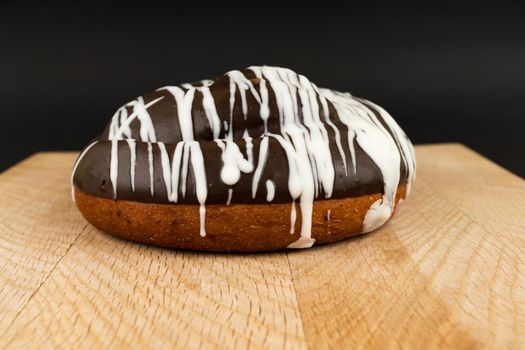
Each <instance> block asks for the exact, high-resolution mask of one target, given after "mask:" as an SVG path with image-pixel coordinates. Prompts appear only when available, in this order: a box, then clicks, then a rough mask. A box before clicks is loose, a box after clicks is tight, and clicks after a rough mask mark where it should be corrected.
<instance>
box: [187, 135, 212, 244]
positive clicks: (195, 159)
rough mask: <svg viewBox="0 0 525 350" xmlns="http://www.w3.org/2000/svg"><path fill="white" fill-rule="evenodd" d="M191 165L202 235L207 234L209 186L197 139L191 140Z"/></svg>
mask: <svg viewBox="0 0 525 350" xmlns="http://www.w3.org/2000/svg"><path fill="white" fill-rule="evenodd" d="M190 149H191V167H192V169H193V173H194V175H195V192H196V194H197V200H198V201H199V204H200V207H199V219H200V221H199V222H200V226H199V227H200V229H199V233H200V235H201V236H202V237H204V236H206V228H205V218H206V206H205V203H206V197H207V196H208V186H207V183H206V170H205V169H204V157H203V156H202V150H201V146H200V145H199V143H198V142H197V141H192V142H190Z"/></svg>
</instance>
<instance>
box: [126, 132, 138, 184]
mask: <svg viewBox="0 0 525 350" xmlns="http://www.w3.org/2000/svg"><path fill="white" fill-rule="evenodd" d="M126 142H127V143H128V146H129V164H130V165H129V173H130V178H131V190H132V191H133V192H135V167H136V166H137V145H136V143H135V140H132V139H127V140H126Z"/></svg>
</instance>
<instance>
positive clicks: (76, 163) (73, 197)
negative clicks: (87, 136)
mask: <svg viewBox="0 0 525 350" xmlns="http://www.w3.org/2000/svg"><path fill="white" fill-rule="evenodd" d="M97 143H98V140H97V141H93V142H92V143H91V144H89V145H88V146H87V147H86V148H84V151H82V153H80V155H79V156H78V159H77V161H76V162H75V165H74V166H73V171H72V172H71V179H70V181H71V199H72V200H73V203H76V200H75V185H74V184H73V178H74V177H75V172H76V171H77V167H78V165H79V164H80V162H81V161H82V158H84V156H85V155H86V153H87V152H88V151H89V149H90V148H91V147H93V146H95V145H96V144H97Z"/></svg>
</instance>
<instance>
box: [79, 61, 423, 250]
mask: <svg viewBox="0 0 525 350" xmlns="http://www.w3.org/2000/svg"><path fill="white" fill-rule="evenodd" d="M248 69H249V70H251V71H252V72H253V74H254V75H255V76H256V78H257V79H256V80H253V79H252V80H250V79H248V78H247V77H246V76H245V74H244V73H242V72H240V71H231V72H228V73H226V76H227V77H228V79H229V100H228V101H229V107H230V110H229V122H227V121H226V120H224V121H222V122H221V118H220V117H219V115H218V112H217V108H216V105H215V101H214V97H213V95H212V93H211V90H210V86H211V85H212V84H213V81H211V80H204V81H201V85H197V86H196V85H192V84H182V85H181V86H180V87H178V86H166V87H163V88H160V89H158V91H160V90H166V91H167V92H169V93H170V94H171V95H172V96H173V98H174V99H175V102H176V108H177V118H178V123H179V126H180V131H181V135H182V139H183V141H181V142H179V143H178V144H177V145H176V146H175V149H174V151H173V156H172V161H171V163H170V157H169V154H168V151H167V149H166V146H165V144H164V143H163V142H157V137H156V133H155V129H154V123H153V121H152V119H151V116H150V115H149V113H148V110H147V109H148V108H149V107H150V106H152V105H153V104H155V103H157V102H158V101H160V100H161V99H162V98H163V97H159V98H157V99H155V100H153V101H151V102H149V103H147V104H145V103H144V100H143V99H142V97H139V98H137V99H136V100H135V101H132V102H130V103H128V104H126V105H125V106H123V107H121V108H120V109H119V110H118V111H117V112H116V113H115V114H114V115H113V117H112V119H111V124H110V127H109V137H108V139H109V140H110V141H111V160H110V179H111V182H112V186H113V192H114V196H115V198H116V194H117V178H118V140H123V139H126V141H127V142H128V145H129V148H130V164H131V166H130V176H131V184H132V189H133V191H134V190H135V163H136V150H135V147H136V146H135V141H134V140H132V132H131V129H130V124H131V122H132V121H133V120H138V121H139V123H140V129H139V136H140V140H137V141H140V142H147V143H148V163H149V173H150V189H151V195H152V196H153V194H154V187H153V185H154V173H153V151H152V143H156V144H157V146H158V147H159V152H160V163H161V166H162V178H163V180H164V183H165V186H166V193H167V197H168V200H169V201H170V202H177V201H178V199H179V190H180V193H181V194H182V196H183V197H184V196H185V195H186V186H187V183H186V182H187V176H188V170H189V165H190V163H191V167H192V170H193V174H194V177H195V192H196V195H197V200H198V202H199V218H200V224H199V233H200V235H201V236H205V235H206V230H205V215H206V207H205V203H206V198H207V180H206V172H205V167H204V157H203V154H202V150H201V147H200V144H199V142H198V141H195V140H194V130H193V118H194V116H193V115H192V105H193V102H194V97H195V93H200V94H201V95H202V107H203V110H204V115H205V117H206V120H207V122H208V125H209V126H210V129H211V132H212V136H213V139H214V141H215V143H216V144H217V147H219V148H220V149H221V158H222V163H223V165H222V169H221V171H220V177H221V180H222V182H223V183H224V184H225V185H227V186H233V185H235V184H236V183H237V182H238V181H239V179H240V177H241V174H242V173H252V172H253V177H252V186H251V191H252V197H253V198H255V197H256V195H257V190H258V187H259V182H260V180H261V177H262V174H263V172H264V168H265V166H266V163H267V160H268V148H269V138H270V137H271V138H274V139H275V140H276V141H277V142H278V144H279V145H280V146H281V147H282V149H283V150H284V152H285V154H286V157H287V161H288V174H289V175H288V191H289V194H290V196H291V197H292V199H293V202H292V205H291V211H290V233H291V234H294V232H295V223H296V220H297V212H296V206H295V202H296V200H298V202H299V207H300V210H301V231H300V237H299V239H297V240H296V241H295V242H293V243H292V244H290V245H289V246H288V247H289V248H307V247H310V246H312V245H313V244H314V242H315V239H314V238H312V235H311V229H312V212H313V202H314V199H315V198H318V196H319V195H320V194H321V193H324V196H325V198H330V197H331V196H332V192H333V189H334V181H335V168H334V159H332V154H331V152H330V144H331V142H333V141H335V145H336V147H337V150H338V153H339V156H340V158H341V160H342V162H343V164H344V168H345V174H346V175H348V173H347V168H348V167H347V158H346V156H347V155H346V151H348V154H349V156H350V160H351V162H352V170H353V173H354V174H356V173H357V162H356V154H355V149H354V142H356V144H358V145H359V147H360V148H361V149H362V150H363V151H364V152H365V153H366V154H367V155H368V156H369V157H370V158H371V159H372V161H373V162H374V163H375V164H376V165H377V167H378V169H379V170H380V172H381V174H382V177H383V181H384V191H383V192H384V194H383V196H382V198H381V199H379V200H378V201H376V202H375V203H373V204H372V205H371V207H370V208H369V210H368V212H367V214H366V216H365V219H364V222H363V231H364V232H368V231H371V230H374V229H376V228H378V227H379V226H381V225H382V224H384V223H385V222H386V220H388V218H390V216H391V215H392V212H393V208H394V203H395V194H396V191H397V186H398V184H399V180H400V170H399V169H400V166H401V164H403V165H405V168H406V170H407V177H408V179H407V194H408V193H409V192H410V185H411V183H412V181H413V180H414V178H415V157H414V150H413V147H412V145H411V143H410V142H409V141H408V138H407V137H406V135H405V134H404V133H403V131H402V130H401V128H399V126H398V125H397V124H396V123H395V121H394V120H393V119H392V117H391V116H390V115H389V114H388V113H387V112H386V111H385V110H384V109H382V108H381V107H379V106H377V105H375V104H373V103H371V102H369V101H366V100H359V99H356V98H354V97H353V96H352V95H350V94H348V93H340V92H336V91H332V90H328V89H323V88H318V87H317V86H316V85H315V84H313V83H311V82H310V81H309V80H308V79H307V78H306V77H304V76H302V75H297V74H296V73H294V72H292V71H291V70H288V69H284V68H276V67H266V66H263V67H249V68H248ZM269 86H271V88H272V91H273V93H274V97H275V103H276V107H277V110H278V114H279V115H278V117H279V126H280V131H279V133H277V132H276V133H270V132H269V130H268V120H269V117H270V106H269V103H270V102H269V101H270V99H269V89H268V88H269ZM256 87H257V88H256ZM237 93H238V94H239V95H238V96H240V100H241V101H240V103H241V107H242V113H243V116H244V119H246V118H247V114H248V102H247V101H248V94H250V98H252V97H253V99H254V100H255V101H257V103H259V105H260V109H259V114H260V118H261V120H262V122H263V124H264V133H263V134H262V135H261V136H260V142H259V143H260V144H259V152H258V158H257V164H256V166H254V154H253V140H252V137H250V135H249V133H248V130H245V131H244V134H243V137H242V138H243V139H244V141H245V147H246V156H245V155H244V154H243V152H241V150H240V148H239V146H238V144H237V143H236V142H235V140H234V138H233V136H234V134H235V130H234V125H233V113H234V106H235V102H236V101H235V99H236V96H237ZM253 99H252V100H253ZM330 105H331V106H332V107H333V108H334V109H335V110H336V111H337V115H334V116H332V119H331V118H330V115H329V114H330V113H329V110H330ZM128 108H132V112H131V113H130V114H129V115H128ZM374 112H375V113H377V114H378V115H376V114H375V113H374ZM378 116H380V117H381V120H382V121H383V123H384V124H385V125H386V126H387V127H388V130H387V128H385V126H384V125H383V123H382V122H381V120H379V118H378ZM336 118H337V119H338V120H336ZM301 119H302V120H301ZM337 123H342V124H343V125H345V126H346V128H347V136H348V149H347V150H345V149H344V147H343V144H342V142H341V132H343V131H342V129H339V127H338V126H336V124H337ZM327 127H328V130H330V129H331V130H332V131H333V134H334V136H335V137H334V139H335V140H332V139H331V138H332V137H331V136H330V135H329V133H328V130H327ZM221 128H222V130H224V131H225V132H226V133H225V135H226V136H225V138H224V139H219V135H220V133H221ZM93 145H94V143H93V144H91V145H90V146H88V147H87V148H86V150H85V151H84V153H83V154H85V153H86V152H87V150H88V149H89V148H90V147H92V146H93ZM82 156H83V155H81V156H80V158H81V157H82ZM80 158H79V159H80ZM401 162H403V163H401ZM77 165H78V161H77ZM75 169H76V166H75ZM75 169H74V171H73V175H74V172H75ZM265 185H266V199H267V201H268V202H271V201H273V199H274V196H275V184H274V182H273V181H271V180H267V181H266V182H265ZM232 193H233V189H232V188H231V187H230V188H228V199H227V204H228V205H229V204H230V203H231V199H232ZM330 214H331V212H330V210H328V211H327V220H330Z"/></svg>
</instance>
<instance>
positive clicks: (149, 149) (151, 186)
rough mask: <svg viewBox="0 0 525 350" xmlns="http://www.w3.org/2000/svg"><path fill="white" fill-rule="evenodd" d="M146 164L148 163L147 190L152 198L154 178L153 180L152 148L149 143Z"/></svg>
mask: <svg viewBox="0 0 525 350" xmlns="http://www.w3.org/2000/svg"><path fill="white" fill-rule="evenodd" d="M148 163H149V188H150V193H151V195H152V196H153V195H154V194H155V188H154V180H155V179H154V178H153V147H152V145H151V142H148Z"/></svg>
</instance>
